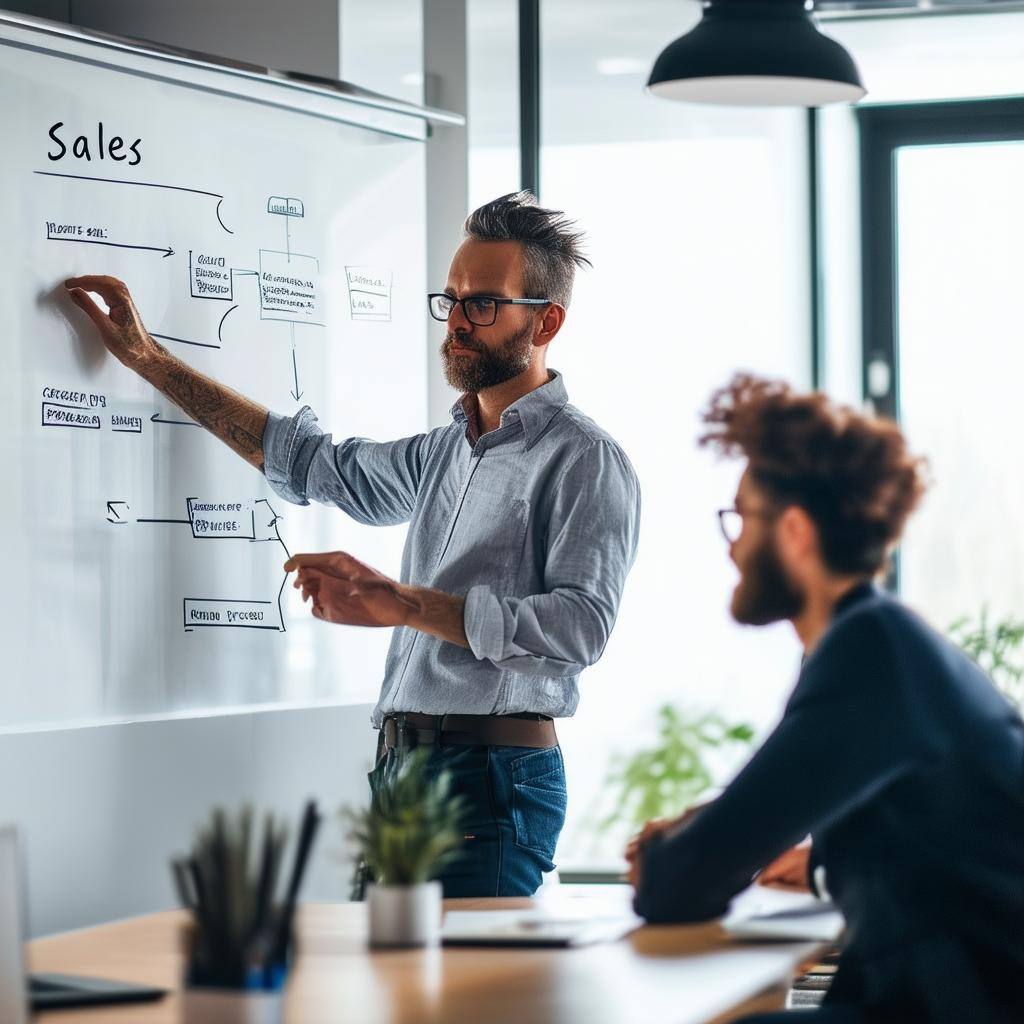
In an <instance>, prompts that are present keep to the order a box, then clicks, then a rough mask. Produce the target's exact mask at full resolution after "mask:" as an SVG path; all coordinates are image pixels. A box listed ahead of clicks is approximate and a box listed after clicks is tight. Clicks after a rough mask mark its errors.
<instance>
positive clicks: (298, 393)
mask: <svg viewBox="0 0 1024 1024" xmlns="http://www.w3.org/2000/svg"><path fill="white" fill-rule="evenodd" d="M292 372H293V373H294V374H295V390H294V391H289V392H288V394H290V395H291V396H292V398H294V399H295V401H296V402H297V401H298V400H299V399H300V398H301V397H302V396H303V394H304V393H305V392H303V391H300V390H299V368H298V366H297V365H296V364H295V349H292Z"/></svg>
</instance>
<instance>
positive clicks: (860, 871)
mask: <svg viewBox="0 0 1024 1024" xmlns="http://www.w3.org/2000/svg"><path fill="white" fill-rule="evenodd" d="M705 422H706V423H707V426H708V431H707V433H706V434H705V436H704V438H703V439H702V440H703V443H704V444H708V445H711V446H713V447H714V448H716V449H717V450H718V451H720V452H722V453H723V454H726V455H734V456H741V457H744V458H745V459H746V460H747V465H746V469H745V471H744V473H743V476H742V479H741V480H740V484H739V489H738V490H737V492H736V501H735V505H734V507H733V508H730V509H723V510H722V511H721V512H720V513H719V517H720V519H721V522H722V528H723V532H724V533H725V535H726V538H727V540H728V542H729V554H730V556H731V558H732V561H733V562H734V564H735V565H736V568H737V569H738V570H739V574H740V578H739V582H738V583H737V585H736V589H735V592H734V593H733V598H732V614H733V616H734V618H735V619H736V620H737V621H738V622H742V623H746V624H748V625H755V626H757V625H765V624H767V623H770V622H778V621H782V620H788V621H789V622H791V623H792V625H793V628H794V629H795V630H796V633H797V635H798V637H799V638H800V641H801V643H802V644H803V647H804V651H805V660H804V664H803V668H802V670H801V672H800V678H799V679H798V680H797V684H796V687H795V689H794V690H793V694H792V696H791V697H790V699H789V702H788V704H787V705H786V710H785V713H784V714H783V717H782V720H781V722H780V723H779V725H778V726H777V727H776V728H775V730H774V731H773V732H772V734H771V735H770V736H769V737H768V738H767V740H765V742H764V745H763V746H762V747H761V749H760V750H758V751H757V753H756V754H754V756H753V758H752V759H751V760H750V763H749V764H748V765H747V766H746V767H745V768H744V769H743V770H742V771H741V772H740V773H739V775H738V776H737V777H736V778H735V779H734V780H733V782H732V783H731V784H730V785H729V786H728V787H727V788H726V789H725V791H724V792H723V793H722V795H721V796H719V797H718V799H716V800H714V801H713V802H712V803H710V804H707V805H705V806H704V807H703V808H700V809H697V810H696V811H693V812H690V813H688V814H687V815H684V817H683V818H682V819H680V820H678V821H676V822H671V823H668V822H661V823H650V824H649V825H648V826H647V828H646V829H645V830H644V832H643V833H641V835H640V836H639V837H638V838H637V840H634V842H633V843H632V844H631V846H630V848H629V850H628V851H627V857H628V859H629V860H630V862H631V866H632V879H633V882H634V884H635V885H636V901H635V903H636V908H637V910H638V912H639V913H640V914H642V915H643V916H644V917H646V918H647V919H648V920H649V921H656V922H666V921H700V920H706V919H709V918H713V917H718V916H719V915H721V914H723V913H724V912H725V910H726V907H727V906H728V903H729V900H730V899H731V898H732V897H733V896H734V895H735V894H736V893H737V892H739V891H740V890H741V889H744V888H746V886H747V885H749V884H750V881H751V879H752V878H753V876H754V875H755V873H756V872H758V871H759V870H760V869H762V868H763V867H765V865H766V864H768V863H769V862H770V861H772V860H773V859H774V858H776V857H778V855H779V854H780V853H782V851H784V850H786V849H787V848H789V847H792V845H793V844H794V843H796V842H798V841H799V840H801V839H802V838H803V837H804V836H806V835H807V834H808V833H810V834H811V835H812V837H813V851H812V853H811V856H810V863H811V865H815V866H818V865H820V866H821V867H822V868H823V869H824V877H825V881H826V884H827V887H828V889H829V890H830V891H831V896H832V898H833V899H834V900H835V902H836V903H837V904H838V906H839V908H840V909H841V910H842V912H843V914H844V916H845V918H846V924H847V929H846V934H845V937H844V942H843V947H844V948H843V952H842V955H841V957H840V960H839V969H838V972H837V974H836V976H835V980H834V981H833V983H832V986H831V988H830V990H829V992H828V995H827V996H826V999H825V1004H824V1006H823V1007H822V1008H821V1009H819V1010H815V1011H806V1010H800V1011H795V1012H794V1014H793V1015H792V1017H791V1016H790V1015H789V1014H779V1015H775V1014H772V1015H768V1016H764V1017H761V1016H759V1017H757V1018H756V1020H757V1021H758V1022H763V1024H767V1022H768V1021H779V1022H780V1024H781V1022H782V1021H792V1022H793V1024H796V1022H811V1021H814V1022H820V1024H825V1022H826V1021H827V1022H829V1024H866V1022H868V1021H871V1022H882V1021H885V1022H893V1024H895V1022H900V1024H910V1022H929V1024H964V1022H966V1021H971V1022H978V1024H980V1022H985V1024H990V1022H991V1024H997V1022H998V1024H1008V1022H1010V1021H1020V1020H1024V992H1022V989H1021V984H1020V979H1021V976H1022V972H1024V884H1022V879H1024V722H1022V721H1021V718H1020V716H1019V715H1018V714H1017V712H1016V711H1015V710H1014V709H1013V708H1012V707H1011V706H1010V704H1009V703H1008V702H1007V701H1006V700H1005V699H1004V698H1003V697H1002V696H1001V695H1000V694H999V693H998V692H997V691H996V689H995V687H994V686H993V685H992V683H991V681H990V680H989V679H988V678H987V677H986V675H985V673H984V672H982V670H981V669H980V668H979V667H978V666H977V665H976V664H975V663H974V662H973V661H971V660H970V659H969V658H968V657H967V656H966V655H965V654H964V653H963V652H962V651H961V650H959V649H958V648H957V647H955V646H954V645H953V644H952V643H950V642H949V641H948V640H947V639H945V638H944V637H942V636H940V635H939V634H937V633H936V632H935V631H934V630H933V629H931V628H930V627H929V626H927V625H926V624H925V623H924V622H923V621H922V620H921V619H919V618H918V617H917V616H916V615H914V614H913V612H911V611H910V610H909V609H907V608H906V607H905V606H904V605H902V604H901V603H900V602H899V601H897V600H896V599H895V598H893V597H891V596H889V595H888V594H886V593H884V592H883V591H881V590H879V589H878V588H877V587H876V586H875V583H874V581H875V579H876V578H877V576H878V575H879V573H880V572H881V571H882V570H883V569H884V568H885V565H886V560H887V557H888V554H889V552H890V551H891V550H892V548H893V546H894V545H895V544H896V543H897V542H898V540H899V538H900V535H901V534H902V532H903V526H904V523H905V522H906V520H907V517H908V516H909V514H910V513H911V512H912V511H913V509H914V508H915V506H916V505H917V503H918V500H919V499H920V497H921V494H922V491H923V489H924V481H923V472H922V470H923V467H922V464H921V460H919V459H917V458H915V457H914V456H913V455H912V454H911V453H910V452H908V450H907V446H906V442H905V440H904V438H903V436H902V434H901V433H900V431H899V429H898V427H897V426H896V425H895V424H894V423H890V422H885V421H883V420H877V419H872V418H871V417H868V416H864V415H860V414H858V413H856V412H854V411H852V410H850V409H846V408H843V407H840V406H838V405H834V404H833V403H832V402H830V401H829V400H828V399H827V398H826V397H825V396H824V395H822V394H820V393H819V394H813V395H798V394H794V393H793V392H792V391H791V390H790V389H789V388H788V387H787V386H786V385H784V384H780V383H777V382H772V381H765V380H758V379H756V378H751V377H746V376H738V377H736V378H735V379H734V380H733V381H732V383H731V384H730V385H729V386H728V387H726V388H723V389H722V390H721V391H720V392H719V393H718V394H717V395H716V396H715V397H714V399H713V401H712V403H711V407H710V409H709V410H708V412H707V414H706V417H705ZM797 859H798V855H795V854H794V855H791V857H790V858H788V860H790V861H793V860H797ZM779 873H780V871H779V869H778V868H776V875H778V874H779ZM814 874H816V875H817V874H818V872H817V871H816V870H815V871H814ZM754 1020H755V1018H750V1024H754Z"/></svg>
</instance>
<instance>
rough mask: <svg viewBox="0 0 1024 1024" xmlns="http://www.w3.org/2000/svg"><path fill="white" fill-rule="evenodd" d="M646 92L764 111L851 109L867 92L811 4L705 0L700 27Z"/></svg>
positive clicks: (673, 46) (664, 56) (671, 54)
mask: <svg viewBox="0 0 1024 1024" xmlns="http://www.w3.org/2000/svg"><path fill="white" fill-rule="evenodd" d="M647 89H648V91H649V92H651V93H653V94H654V95H655V96H663V97H665V98H666V99H670V100H680V101H682V102H686V103H718V104H725V105H731V106H765V107H819V106H823V105H825V104H827V103H844V102H845V103H852V102H856V101H857V100H859V99H860V98H861V97H862V96H864V94H865V93H866V92H867V90H866V89H865V88H864V85H863V83H862V82H861V79H860V72H859V71H858V70H857V65H856V64H854V62H853V58H852V57H851V56H850V55H849V53H847V52H846V50H845V49H843V47H842V46H840V45H839V43H837V42H836V41H835V40H834V39H830V38H829V37H828V36H825V35H822V33H821V32H819V31H818V27H817V25H815V23H814V19H813V18H812V16H811V10H810V5H809V4H805V2H804V0H705V3H704V14H703V17H702V18H701V20H700V22H699V23H698V24H697V25H696V27H694V28H693V29H692V30H691V31H690V32H687V33H686V35H683V36H680V37H679V38H678V39H677V40H676V41H675V42H673V43H669V45H668V46H666V47H665V49H664V50H662V52H661V55H660V56H659V57H658V59H657V60H656V61H655V62H654V68H653V69H652V71H651V77H650V79H649V80H648V82H647Z"/></svg>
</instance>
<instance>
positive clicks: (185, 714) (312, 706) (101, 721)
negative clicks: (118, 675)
mask: <svg viewBox="0 0 1024 1024" xmlns="http://www.w3.org/2000/svg"><path fill="white" fill-rule="evenodd" d="M362 706H369V707H372V706H373V700H372V699H371V700H323V701H309V702H305V703H294V702H291V701H280V702H275V703H268V704H238V705H228V706H225V707H212V708H189V709H186V710H184V711H162V712H157V713H154V714H148V715H110V716H107V717H99V718H83V719H78V720H75V721H68V722H30V723H27V724H25V725H9V726H2V727H0V736H9V735H16V734H20V733H33V732H69V731H71V730H73V729H99V728H106V727H109V726H112V725H145V724H147V723H150V722H178V721H186V720H188V719H191V718H229V717H230V718H235V717H237V716H239V715H266V714H273V713H275V712H279V711H315V710H317V709H318V708H320V709H327V708H356V707H362Z"/></svg>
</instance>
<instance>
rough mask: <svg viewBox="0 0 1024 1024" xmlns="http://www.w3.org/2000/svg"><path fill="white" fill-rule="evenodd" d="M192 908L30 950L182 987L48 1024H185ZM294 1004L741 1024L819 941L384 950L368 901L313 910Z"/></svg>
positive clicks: (434, 1017)
mask: <svg viewBox="0 0 1024 1024" xmlns="http://www.w3.org/2000/svg"><path fill="white" fill-rule="evenodd" d="M531 905H533V901H531V900H508V899H500V900H499V899H486V900H483V899H481V900H449V901H446V903H445V907H446V909H450V910H455V909H457V910H495V909H511V908H520V907H529V906H531ZM185 920H186V915H185V913H184V912H183V911H168V912H165V913H158V914H150V915H147V916H145V917H139V918H133V919H130V920H127V921H119V922H115V923H113V924H107V925H101V926H98V927H96V928H89V929H83V930H81V931H76V932H69V933H65V934H61V935H56V936H52V937H50V938H44V939H37V940H36V941H34V942H32V943H30V944H29V954H28V955H29V961H30V965H31V969H32V970H33V971H56V972H61V973H67V974H85V975H94V976H97V977H107V978H116V979H117V980H121V981H131V982H139V983H143V984H149V985H157V986H160V987H161V988H167V989H170V990H171V993H170V995H169V996H167V997H166V998H164V999H162V1000H161V1001H159V1002H157V1003H148V1004H142V1003H139V1004H134V1005H126V1006H111V1007H94V1008H90V1009H76V1010H65V1011H49V1012H46V1013H45V1014H40V1015H39V1019H40V1021H41V1022H42V1024H63V1022H65V1021H67V1022H68V1024H71V1022H72V1021H81V1022H83V1024H100V1022H104V1024H129V1022H130V1024H182V1022H183V1020H184V1019H185V1018H184V1016H183V1012H182V1006H181V999H180V984H181V976H182V969H183V962H184V957H183V953H182V949H181V941H180V932H181V926H182V924H183V923H184V921H185ZM298 936H299V947H298V949H299V955H298V958H297V961H296V964H295V967H294V969H293V971H292V973H291V976H290V979H289V984H288V988H287V994H286V997H285V1012H284V1020H285V1021H286V1022H288V1024H319V1022H321V1021H322V1022H325V1024H327V1022H330V1024H348V1022H353V1024H356V1022H358V1024H429V1022H438V1024H440V1022H444V1024H460V1022H470V1021H472V1022H474V1024H477V1022H482V1021H483V1022H487V1024H503V1022H506V1021H507V1022H509V1024H540V1022H547V1021H551V1022H563V1021H564V1022H567V1024H568V1022H571V1024H583V1022H585V1024H603V1022H609V1024H610V1022H613V1021H615V1022H620V1021H632V1020H641V1019H649V1020H651V1021H656V1022H658V1024H662V1022H664V1024H690V1022H694V1024H696V1022H701V1024H705V1022H708V1021H711V1020H712V1019H722V1020H725V1019H732V1017H731V1016H728V1017H721V1016H720V1015H722V1014H728V1013H729V1011H734V1010H735V1009H736V1008H737V1007H739V1006H740V1005H741V1004H743V1005H744V1006H745V1007H746V1008H748V1009H750V1008H753V1006H754V1005H760V1004H749V1005H748V1002H747V1001H749V1000H750V999H752V998H753V997H755V996H756V995H758V994H759V993H762V992H764V991H765V990H767V989H769V988H771V987H773V986H775V987H777V986H778V985H779V984H780V983H783V982H784V981H785V980H786V979H787V978H788V977H790V976H791V974H792V972H793V970H794V968H795V967H796V966H797V965H798V964H800V963H802V962H804V961H806V960H808V959H810V958H811V957H812V956H813V955H814V954H815V952H816V951H817V950H818V949H819V948H820V944H817V943H808V942H802V943H776V944H771V945H749V944H740V943H738V942H736V941H734V940H732V939H730V938H729V937H728V936H727V935H726V934H725V933H724V931H723V930H722V929H721V928H720V927H719V926H718V925H717V924H708V925H699V926H671V927H650V926H649V927H645V928H641V929H640V930H639V931H636V932H634V933H633V934H632V935H630V936H628V937H627V938H625V939H621V940H620V941H618V942H612V943H605V944H600V945H594V946H588V947H585V948H580V949H562V950H544V949H482V948H476V949H474V948H458V949H454V948H453V949H427V950H395V951H373V952H371V951H370V950H369V949H367V946H366V907H365V904H362V903H344V904H327V903H310V904H305V905H304V906H303V907H302V908H301V910H300V912H299V915H298Z"/></svg>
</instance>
